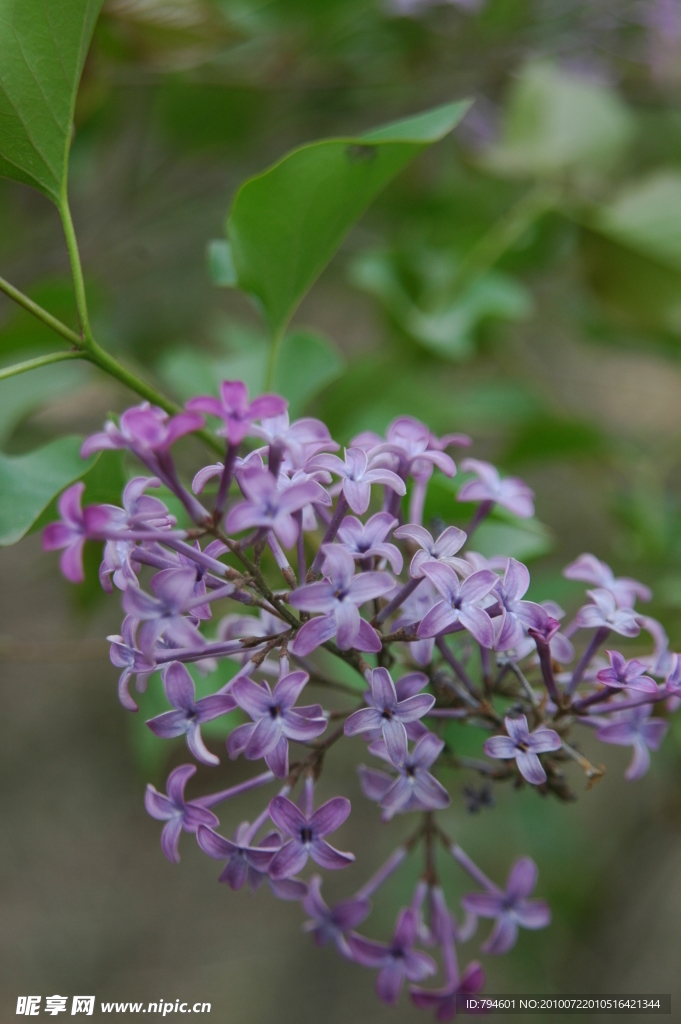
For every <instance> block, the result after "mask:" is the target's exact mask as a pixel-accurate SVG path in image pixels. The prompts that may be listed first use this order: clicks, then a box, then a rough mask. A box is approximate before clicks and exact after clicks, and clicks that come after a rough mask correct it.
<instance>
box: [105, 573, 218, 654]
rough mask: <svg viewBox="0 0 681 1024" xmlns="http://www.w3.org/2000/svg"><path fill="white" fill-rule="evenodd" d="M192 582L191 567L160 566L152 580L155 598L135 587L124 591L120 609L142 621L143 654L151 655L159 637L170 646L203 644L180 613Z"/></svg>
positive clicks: (188, 598) (187, 601)
mask: <svg viewBox="0 0 681 1024" xmlns="http://www.w3.org/2000/svg"><path fill="white" fill-rule="evenodd" d="M195 584H196V573H195V571H194V570H193V569H162V570H161V572H157V573H156V575H155V576H153V577H152V579H151V589H152V590H153V592H154V597H152V596H151V595H150V594H147V593H145V592H144V591H143V590H139V589H138V588H137V587H128V588H127V589H126V590H125V592H124V594H123V608H124V609H125V611H126V612H127V613H128V614H129V615H132V616H133V617H134V618H136V619H140V620H142V625H141V627H140V629H139V633H138V638H139V647H140V650H141V651H142V652H143V653H144V654H147V655H150V654H151V652H152V651H153V650H154V647H155V646H156V644H157V642H158V641H159V640H160V639H161V638H163V639H164V640H165V642H166V644H167V645H168V646H170V647H196V646H203V645H204V644H205V643H206V641H205V638H204V637H203V636H202V635H201V633H200V632H199V630H198V628H197V627H196V626H195V625H194V624H193V623H192V622H191V620H190V619H189V618H187V617H186V616H185V615H184V614H183V612H185V611H187V610H188V608H189V606H190V605H191V602H192V598H193V595H194V586H195Z"/></svg>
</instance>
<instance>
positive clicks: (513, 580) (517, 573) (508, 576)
mask: <svg viewBox="0 0 681 1024" xmlns="http://www.w3.org/2000/svg"><path fill="white" fill-rule="evenodd" d="M529 585H530V573H529V570H528V568H527V566H525V565H523V563H522V562H518V561H517V560H516V559H515V558H509V560H508V566H507V568H506V573H505V575H504V592H505V594H506V597H507V599H508V600H510V601H519V600H520V599H521V597H524V596H525V594H526V593H527V589H528V587H529Z"/></svg>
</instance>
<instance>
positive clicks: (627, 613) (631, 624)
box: [577, 587, 641, 637]
mask: <svg viewBox="0 0 681 1024" xmlns="http://www.w3.org/2000/svg"><path fill="white" fill-rule="evenodd" d="M587 594H588V595H589V597H590V598H591V600H592V601H593V604H585V605H583V606H582V607H581V608H580V609H579V611H578V612H577V623H578V624H579V625H580V626H581V627H582V628H583V629H590V628H592V627H596V628H597V629H612V630H614V632H615V633H619V634H620V635H621V636H629V637H632V636H638V634H639V633H640V632H641V627H640V625H639V623H638V621H637V616H636V612H634V611H633V610H632V609H631V608H618V607H617V602H616V601H615V598H614V597H613V596H612V594H611V593H610V591H609V590H603V588H602V587H599V588H598V589H597V590H587Z"/></svg>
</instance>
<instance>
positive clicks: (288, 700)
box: [273, 672, 310, 711]
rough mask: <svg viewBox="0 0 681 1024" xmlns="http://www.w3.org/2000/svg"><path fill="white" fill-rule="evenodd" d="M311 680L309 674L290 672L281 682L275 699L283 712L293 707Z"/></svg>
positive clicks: (275, 690) (276, 687)
mask: <svg viewBox="0 0 681 1024" xmlns="http://www.w3.org/2000/svg"><path fill="white" fill-rule="evenodd" d="M309 678H310V677H309V675H308V674H307V672H289V673H288V675H285V676H283V677H282V678H281V679H280V680H279V682H278V683H277V685H276V686H275V687H274V694H273V698H274V700H275V701H276V703H277V704H278V705H279V707H280V708H281V710H282V711H288V709H289V708H292V707H293V705H294V704H295V702H296V701H297V700H298V697H299V696H300V694H301V693H302V692H303V689H304V687H305V684H306V683H307V681H308V679H309Z"/></svg>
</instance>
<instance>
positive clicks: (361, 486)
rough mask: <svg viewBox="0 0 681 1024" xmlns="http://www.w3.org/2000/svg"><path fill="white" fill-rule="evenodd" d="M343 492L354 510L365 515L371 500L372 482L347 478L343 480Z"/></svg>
mask: <svg viewBox="0 0 681 1024" xmlns="http://www.w3.org/2000/svg"><path fill="white" fill-rule="evenodd" d="M343 494H344V495H345V498H346V500H347V503H348V505H349V506H350V508H351V509H352V511H353V512H356V513H357V515H358V516H361V515H364V513H365V512H366V510H367V509H368V508H369V502H370V501H371V484H369V483H358V482H357V481H356V480H347V479H346V480H344V481H343Z"/></svg>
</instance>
